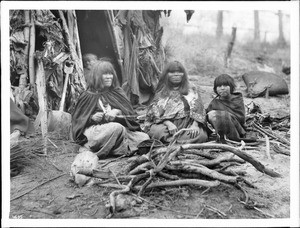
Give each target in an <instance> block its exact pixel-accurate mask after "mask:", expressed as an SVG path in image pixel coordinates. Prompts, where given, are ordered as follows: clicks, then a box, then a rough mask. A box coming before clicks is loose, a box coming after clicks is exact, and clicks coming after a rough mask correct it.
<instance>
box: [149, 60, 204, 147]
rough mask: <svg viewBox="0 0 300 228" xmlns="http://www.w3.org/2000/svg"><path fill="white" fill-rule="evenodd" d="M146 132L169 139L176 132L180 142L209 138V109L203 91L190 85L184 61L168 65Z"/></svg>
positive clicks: (152, 104)
mask: <svg viewBox="0 0 300 228" xmlns="http://www.w3.org/2000/svg"><path fill="white" fill-rule="evenodd" d="M144 127H145V128H144V129H145V132H147V133H148V134H149V136H150V137H151V138H154V139H158V140H160V141H162V142H163V143H169V142H170V141H171V140H172V139H173V136H174V134H175V133H176V132H178V131H179V130H183V129H184V130H185V131H184V133H183V134H178V139H177V142H178V143H192V142H197V143H201V142H205V141H207V138H208V137H207V133H206V122H205V109H204V107H203V104H202V100H201V97H200V94H199V93H198V92H197V91H196V89H195V88H190V86H189V82H188V76H187V73H186V70H185V68H184V67H183V65H182V64H181V63H180V62H178V61H174V62H171V63H169V64H168V65H166V67H165V69H164V70H163V72H162V75H161V77H160V79H159V82H158V86H157V89H156V92H155V96H154V99H153V101H152V103H151V105H150V107H149V109H148V111H147V114H146V120H145V126H144Z"/></svg>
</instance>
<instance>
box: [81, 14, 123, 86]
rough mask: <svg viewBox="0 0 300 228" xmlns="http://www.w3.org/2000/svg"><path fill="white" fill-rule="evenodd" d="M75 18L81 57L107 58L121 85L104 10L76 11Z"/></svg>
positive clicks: (114, 46) (113, 44)
mask: <svg viewBox="0 0 300 228" xmlns="http://www.w3.org/2000/svg"><path fill="white" fill-rule="evenodd" d="M76 16H77V25H78V33H79V37H80V47H81V53H82V55H84V54H86V53H93V54H95V55H97V56H98V57H99V58H104V57H105V58H109V59H110V60H111V62H112V63H113V64H114V66H115V69H116V72H117V75H118V78H119V82H120V84H122V73H121V72H122V71H121V69H120V65H119V64H118V58H117V49H116V44H115V43H114V38H113V33H112V31H113V29H112V25H111V24H110V20H109V15H108V12H107V11H106V10H77V11H76Z"/></svg>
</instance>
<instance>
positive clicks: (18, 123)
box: [10, 99, 34, 136]
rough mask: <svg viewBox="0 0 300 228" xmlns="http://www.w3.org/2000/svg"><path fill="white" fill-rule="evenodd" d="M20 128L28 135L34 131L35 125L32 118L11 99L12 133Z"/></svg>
mask: <svg viewBox="0 0 300 228" xmlns="http://www.w3.org/2000/svg"><path fill="white" fill-rule="evenodd" d="M15 130H19V131H21V132H22V134H25V135H27V136H29V135H31V134H33V133H34V126H33V123H32V122H31V121H30V119H29V118H28V117H27V116H25V115H24V113H23V112H22V111H21V110H20V109H19V108H18V106H17V105H16V104H15V103H14V102H13V100H12V99H10V133H13V132H14V131H15Z"/></svg>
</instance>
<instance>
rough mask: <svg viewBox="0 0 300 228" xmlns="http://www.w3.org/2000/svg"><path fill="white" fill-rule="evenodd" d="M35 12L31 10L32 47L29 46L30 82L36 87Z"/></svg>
mask: <svg viewBox="0 0 300 228" xmlns="http://www.w3.org/2000/svg"><path fill="white" fill-rule="evenodd" d="M33 13H34V11H33V10H31V15H30V24H31V26H30V46H29V61H28V66H29V69H28V70H29V81H30V85H34V82H35V67H34V51H35V23H34V14H33Z"/></svg>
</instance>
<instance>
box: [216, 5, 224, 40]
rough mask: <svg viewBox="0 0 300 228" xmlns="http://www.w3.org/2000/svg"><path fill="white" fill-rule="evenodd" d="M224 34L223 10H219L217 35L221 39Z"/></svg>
mask: <svg viewBox="0 0 300 228" xmlns="http://www.w3.org/2000/svg"><path fill="white" fill-rule="evenodd" d="M222 36H223V10H219V11H218V15H217V31H216V37H217V39H220V38H221V37H222Z"/></svg>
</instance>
